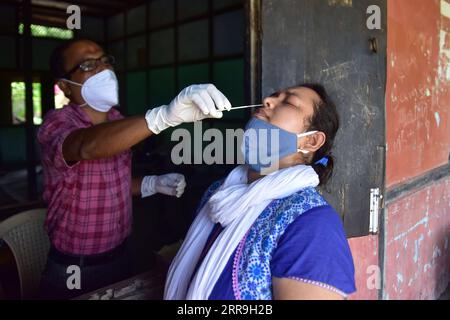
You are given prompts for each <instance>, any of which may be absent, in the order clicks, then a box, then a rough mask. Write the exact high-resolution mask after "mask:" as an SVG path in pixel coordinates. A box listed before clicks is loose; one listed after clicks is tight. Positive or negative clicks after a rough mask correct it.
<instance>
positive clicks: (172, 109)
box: [145, 84, 231, 134]
mask: <svg viewBox="0 0 450 320" xmlns="http://www.w3.org/2000/svg"><path fill="white" fill-rule="evenodd" d="M230 109H231V103H230V101H228V99H227V98H226V97H225V96H224V95H223V93H222V92H220V91H219V90H218V89H217V88H216V87H215V86H214V85H213V84H198V85H192V86H189V87H187V88H184V89H183V90H182V91H181V92H180V94H178V96H177V97H176V98H175V99H173V100H172V102H171V103H170V104H169V105H168V106H167V105H164V106H161V107H158V108H154V109H151V110H148V111H147V114H146V115H145V120H146V121H147V125H148V128H149V129H150V130H151V131H152V132H153V133H154V134H159V133H160V132H161V131H163V130H165V129H167V128H168V127H175V126H177V125H179V124H181V123H186V122H195V121H200V120H203V119H206V118H222V116H223V114H222V111H224V110H230Z"/></svg>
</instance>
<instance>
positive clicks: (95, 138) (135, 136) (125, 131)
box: [63, 116, 153, 161]
mask: <svg viewBox="0 0 450 320" xmlns="http://www.w3.org/2000/svg"><path fill="white" fill-rule="evenodd" d="M152 134H153V133H152V132H151V131H150V130H149V129H148V126H147V122H146V120H145V118H144V117H143V116H136V117H130V118H126V119H122V120H117V121H111V122H107V123H102V124H98V125H95V126H93V127H90V128H85V129H80V130H77V131H75V132H73V133H71V134H70V135H69V136H68V137H67V138H66V140H65V141H64V143H63V155H64V159H65V160H66V161H80V160H93V159H101V158H108V157H112V156H114V155H116V154H119V153H121V152H123V151H125V150H128V149H130V148H131V147H132V146H134V145H135V144H137V143H139V142H141V141H142V140H144V139H146V138H148V137H149V136H151V135H152Z"/></svg>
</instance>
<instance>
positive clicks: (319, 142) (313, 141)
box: [300, 131, 327, 152]
mask: <svg viewBox="0 0 450 320" xmlns="http://www.w3.org/2000/svg"><path fill="white" fill-rule="evenodd" d="M304 141H305V142H304V143H303V146H301V147H300V149H302V150H305V151H309V152H316V151H317V150H319V149H320V148H321V147H322V146H323V145H324V144H325V141H327V136H326V135H325V133H323V132H322V131H318V132H316V133H315V134H313V135H310V136H308V137H305V139H304Z"/></svg>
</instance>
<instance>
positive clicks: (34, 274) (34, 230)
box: [0, 208, 50, 299]
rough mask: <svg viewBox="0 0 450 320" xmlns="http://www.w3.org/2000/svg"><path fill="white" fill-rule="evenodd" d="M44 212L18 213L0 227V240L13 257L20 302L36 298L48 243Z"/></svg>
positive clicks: (48, 246)
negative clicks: (17, 277) (7, 247)
mask: <svg viewBox="0 0 450 320" xmlns="http://www.w3.org/2000/svg"><path fill="white" fill-rule="evenodd" d="M45 215H46V209H45V208H42V209H34V210H29V211H25V212H22V213H18V214H16V215H14V216H12V217H10V218H8V219H6V220H4V221H2V222H1V223H0V239H1V240H3V241H4V242H5V243H6V244H7V245H8V246H9V247H10V249H11V251H12V252H13V254H14V259H15V261H16V265H17V271H18V274H19V279H20V293H21V297H22V299H31V298H35V297H36V296H37V292H38V288H39V282H40V279H41V274H42V271H43V270H44V267H45V263H46V261H47V254H48V251H49V249H50V241H49V239H48V236H47V233H46V232H45V230H44V220H45Z"/></svg>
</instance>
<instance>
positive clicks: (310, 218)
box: [199, 180, 356, 300]
mask: <svg viewBox="0 0 450 320" xmlns="http://www.w3.org/2000/svg"><path fill="white" fill-rule="evenodd" d="M222 182H223V180H222V181H218V182H215V183H214V184H212V185H211V187H210V188H209V189H208V190H207V191H206V193H205V195H204V196H203V198H202V200H201V202H200V205H199V210H200V209H201V208H202V207H203V205H204V204H205V203H206V201H207V200H208V199H209V198H210V197H211V195H212V194H213V193H214V191H215V190H216V189H217V188H218V187H219V186H220V185H221V184H222ZM221 230H222V227H221V226H220V224H217V225H216V226H215V227H214V229H213V230H212V232H211V234H210V237H209V239H208V241H207V244H208V245H207V246H206V247H205V250H204V251H207V250H209V247H210V245H211V243H212V242H213V241H214V239H215V238H216V237H217V236H218V234H220V231H221ZM272 277H277V278H290V279H294V280H297V281H303V282H306V283H310V284H314V285H318V286H321V287H324V288H327V289H329V290H332V291H334V292H337V293H339V294H341V295H343V296H346V295H348V294H351V293H353V292H355V291H356V289H355V281H354V265H353V259H352V255H351V252H350V248H349V246H348V242H347V239H346V236H345V232H344V229H343V226H342V222H341V219H340V217H339V215H338V214H337V213H336V211H335V210H334V209H333V208H332V207H331V206H329V205H328V204H327V203H326V201H325V200H324V199H323V198H322V197H321V196H320V195H319V194H318V192H317V191H316V190H315V189H314V188H306V189H304V190H301V191H299V192H297V193H294V194H292V195H291V196H288V197H286V198H284V199H278V200H274V201H272V202H271V203H270V204H269V205H268V206H267V208H266V209H265V210H264V211H263V212H262V213H261V215H260V216H259V217H258V219H257V220H256V221H255V223H254V224H253V226H252V227H251V228H250V230H249V231H248V232H247V234H246V235H245V236H244V238H243V239H242V240H241V242H240V243H239V245H238V247H237V248H236V250H235V251H234V253H233V255H232V256H231V257H230V259H229V261H228V263H227V265H226V267H225V269H224V270H223V272H222V274H221V276H220V277H219V279H218V281H217V283H216V285H215V287H214V289H213V291H212V293H211V295H210V297H209V299H212V300H216V299H221V300H234V299H244V300H268V299H272Z"/></svg>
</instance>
